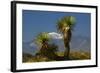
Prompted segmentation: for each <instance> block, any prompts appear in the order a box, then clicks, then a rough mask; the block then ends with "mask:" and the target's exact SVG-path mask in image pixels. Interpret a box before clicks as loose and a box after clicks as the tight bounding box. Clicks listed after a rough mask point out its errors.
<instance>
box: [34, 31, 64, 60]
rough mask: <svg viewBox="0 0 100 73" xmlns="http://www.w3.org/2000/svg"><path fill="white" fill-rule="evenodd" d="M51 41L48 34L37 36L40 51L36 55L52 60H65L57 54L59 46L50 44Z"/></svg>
mask: <svg viewBox="0 0 100 73" xmlns="http://www.w3.org/2000/svg"><path fill="white" fill-rule="evenodd" d="M49 40H50V37H49V34H48V33H46V32H43V33H40V34H38V35H37V37H36V39H35V42H36V44H38V45H39V46H40V51H39V52H38V53H37V54H36V55H39V56H44V57H47V58H48V59H50V60H62V59H63V58H62V57H60V56H58V55H57V54H56V52H57V51H58V46H57V45H56V44H54V43H49Z"/></svg>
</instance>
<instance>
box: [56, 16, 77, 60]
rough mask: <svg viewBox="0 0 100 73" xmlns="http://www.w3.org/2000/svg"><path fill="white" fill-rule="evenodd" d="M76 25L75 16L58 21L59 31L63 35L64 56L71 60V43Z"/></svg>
mask: <svg viewBox="0 0 100 73" xmlns="http://www.w3.org/2000/svg"><path fill="white" fill-rule="evenodd" d="M75 23H76V19H75V17H73V16H65V17H63V18H61V19H59V20H58V21H57V30H58V31H59V32H61V33H62V35H63V40H64V45H65V48H66V49H65V53H64V56H65V57H67V58H68V59H69V54H70V41H71V36H72V30H73V27H74V25H75Z"/></svg>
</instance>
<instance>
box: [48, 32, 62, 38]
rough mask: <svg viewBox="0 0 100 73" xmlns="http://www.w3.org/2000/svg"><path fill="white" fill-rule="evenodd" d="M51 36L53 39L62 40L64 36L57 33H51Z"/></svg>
mask: <svg viewBox="0 0 100 73" xmlns="http://www.w3.org/2000/svg"><path fill="white" fill-rule="evenodd" d="M49 35H50V37H51V38H53V39H62V35H61V34H59V33H56V32H50V33H49Z"/></svg>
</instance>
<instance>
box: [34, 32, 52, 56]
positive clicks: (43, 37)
mask: <svg viewBox="0 0 100 73" xmlns="http://www.w3.org/2000/svg"><path fill="white" fill-rule="evenodd" d="M49 40H50V38H49V35H48V33H46V32H42V33H40V34H38V35H37V37H36V39H35V42H36V44H38V45H39V47H40V52H39V53H40V54H41V55H46V51H47V49H48V46H49V44H48V41H49Z"/></svg>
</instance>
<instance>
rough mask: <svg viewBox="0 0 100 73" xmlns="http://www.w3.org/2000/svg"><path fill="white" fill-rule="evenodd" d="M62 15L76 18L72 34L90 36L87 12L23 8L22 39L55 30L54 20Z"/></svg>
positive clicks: (30, 38) (27, 39)
mask: <svg viewBox="0 0 100 73" xmlns="http://www.w3.org/2000/svg"><path fill="white" fill-rule="evenodd" d="M63 16H74V17H75V18H76V26H75V28H74V31H73V36H84V37H90V32H91V31H90V29H91V23H90V22H91V21H90V19H91V16H90V14H89V13H75V12H52V11H34V10H23V17H22V20H23V21H22V26H23V28H22V34H23V37H22V38H23V41H25V42H28V41H31V40H32V39H34V38H35V37H36V35H37V34H38V33H40V32H57V29H56V22H57V20H58V19H60V18H61V17H63Z"/></svg>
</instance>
